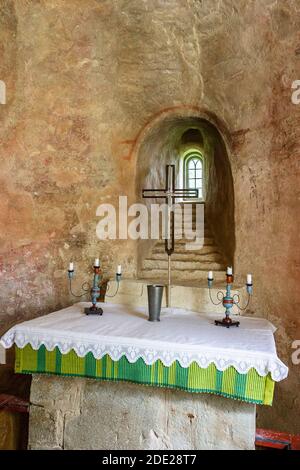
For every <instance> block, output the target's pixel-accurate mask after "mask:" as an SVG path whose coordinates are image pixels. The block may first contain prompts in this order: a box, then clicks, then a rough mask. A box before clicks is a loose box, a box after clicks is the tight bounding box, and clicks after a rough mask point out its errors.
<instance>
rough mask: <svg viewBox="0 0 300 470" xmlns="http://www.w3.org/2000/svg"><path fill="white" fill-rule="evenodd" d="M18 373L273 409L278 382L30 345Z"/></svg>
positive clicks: (20, 352) (19, 353)
mask: <svg viewBox="0 0 300 470" xmlns="http://www.w3.org/2000/svg"><path fill="white" fill-rule="evenodd" d="M15 371H16V372H18V373H25V374H56V375H66V376H76V377H89V378H93V379H101V380H112V381H122V380H124V381H128V382H134V383H139V384H144V385H153V386H158V387H168V388H176V389H180V390H184V391H187V392H194V393H214V394H216V395H221V396H224V397H228V398H233V399H237V400H243V401H246V402H249V403H255V404H264V405H272V400H273V393H274V381H273V380H272V378H271V376H270V374H269V375H267V376H265V377H261V376H260V375H259V374H258V373H257V372H256V370H255V369H254V368H252V369H250V371H249V372H248V373H247V374H240V373H238V372H237V371H236V369H235V368H234V367H229V368H228V369H226V370H225V371H223V372H222V371H219V370H218V369H217V368H216V366H215V365H214V364H210V365H209V366H208V367H207V368H201V367H200V366H199V365H198V364H197V363H196V362H193V363H192V364H191V365H190V366H189V367H187V368H185V367H182V366H181V365H180V364H179V363H178V361H175V362H174V363H173V364H172V365H171V366H170V367H167V366H165V365H164V364H163V363H162V362H161V361H160V360H158V361H156V362H155V363H154V364H152V365H147V364H145V362H144V361H143V359H142V358H140V359H138V360H137V361H136V362H134V363H130V362H129V361H128V359H127V358H126V357H125V356H122V357H121V358H120V359H119V360H118V361H113V360H112V359H111V358H110V356H109V355H105V356H104V357H103V358H102V359H95V358H94V356H93V354H92V353H91V352H90V353H88V354H87V355H86V356H85V357H79V356H77V354H76V353H75V351H74V350H71V351H70V352H68V353H67V354H62V353H61V352H60V351H59V349H58V348H57V347H56V348H55V349H54V350H53V351H47V349H46V348H45V346H41V347H40V348H39V349H38V350H37V351H35V350H34V349H33V348H32V347H31V346H30V345H27V346H25V347H24V348H23V349H20V348H18V347H16V362H15Z"/></svg>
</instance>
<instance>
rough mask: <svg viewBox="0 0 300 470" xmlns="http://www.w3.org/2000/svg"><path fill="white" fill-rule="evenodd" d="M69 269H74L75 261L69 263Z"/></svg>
mask: <svg viewBox="0 0 300 470" xmlns="http://www.w3.org/2000/svg"><path fill="white" fill-rule="evenodd" d="M69 271H74V263H70V264H69Z"/></svg>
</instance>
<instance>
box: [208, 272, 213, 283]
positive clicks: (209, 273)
mask: <svg viewBox="0 0 300 470" xmlns="http://www.w3.org/2000/svg"><path fill="white" fill-rule="evenodd" d="M207 278H208V279H209V280H210V281H212V280H213V278H214V274H213V272H212V271H208V277H207Z"/></svg>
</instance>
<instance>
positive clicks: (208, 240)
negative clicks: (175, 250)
mask: <svg viewBox="0 0 300 470" xmlns="http://www.w3.org/2000/svg"><path fill="white" fill-rule="evenodd" d="M193 241H194V239H191V240H189V239H188V238H185V237H184V238H178V239H176V240H175V244H178V245H185V244H186V243H192V242H193ZM164 243H165V240H157V243H156V245H164ZM206 245H214V239H213V238H212V237H204V240H203V246H206Z"/></svg>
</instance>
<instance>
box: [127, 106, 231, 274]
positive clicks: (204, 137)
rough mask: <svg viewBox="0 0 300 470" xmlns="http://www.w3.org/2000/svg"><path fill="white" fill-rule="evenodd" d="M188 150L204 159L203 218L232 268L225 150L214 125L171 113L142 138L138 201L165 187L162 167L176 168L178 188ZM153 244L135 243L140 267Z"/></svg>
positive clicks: (228, 161) (149, 242) (137, 184)
mask: <svg viewBox="0 0 300 470" xmlns="http://www.w3.org/2000/svg"><path fill="white" fill-rule="evenodd" d="M197 136H200V137H198V138H197ZM189 146H190V147H195V146H196V147H197V148H198V149H201V152H202V154H203V157H204V159H205V220H207V221H208V222H209V224H210V228H211V230H212V232H213V235H214V238H215V241H216V243H217V245H218V247H219V249H220V252H221V253H222V255H223V257H224V260H225V261H226V262H227V263H228V264H230V265H233V261H234V252H235V222H234V187H233V178H232V172H231V165H230V159H229V156H228V150H227V147H226V144H225V141H224V138H223V136H222V135H221V132H220V131H219V130H218V128H217V126H216V125H215V123H213V122H211V121H210V120H209V119H207V118H206V117H202V116H190V115H189V116H178V115H175V116H174V115H172V116H166V117H164V118H162V119H160V120H158V121H156V122H155V123H154V124H153V125H152V126H149V129H146V130H145V131H144V132H143V135H142V136H141V137H140V141H139V143H138V149H137V160H136V161H137V165H136V196H137V200H139V201H140V202H142V199H141V195H142V189H144V188H163V187H164V186H165V165H166V164H175V165H176V174H177V187H182V184H183V181H182V176H181V175H182V171H181V161H182V154H183V150H186V149H187V148H188V147H189ZM143 202H144V203H145V204H150V203H151V202H152V201H151V200H143ZM153 202H159V201H153ZM160 202H163V200H161V201H160ZM154 243H155V241H152V240H149V241H145V240H141V241H140V242H139V246H138V262H139V265H140V263H141V262H142V260H143V258H144V257H145V256H147V254H148V253H149V251H150V249H151V247H152V245H153V244H154Z"/></svg>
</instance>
